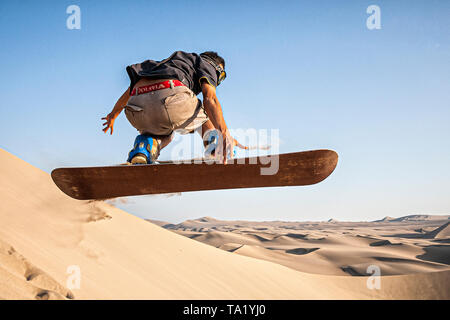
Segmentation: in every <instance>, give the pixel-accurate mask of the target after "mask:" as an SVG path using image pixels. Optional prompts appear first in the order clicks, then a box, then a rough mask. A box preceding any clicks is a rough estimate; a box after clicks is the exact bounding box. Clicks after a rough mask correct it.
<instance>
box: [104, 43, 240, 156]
mask: <svg viewBox="0 0 450 320" xmlns="http://www.w3.org/2000/svg"><path fill="white" fill-rule="evenodd" d="M126 70H127V73H128V76H129V77H130V82H131V83H130V86H129V88H127V90H126V91H125V92H124V93H123V94H122V96H121V97H120V98H119V99H118V101H117V103H116V104H115V106H114V108H113V110H112V111H111V112H110V113H109V114H108V115H107V116H106V117H104V118H102V120H106V122H105V123H104V124H103V126H104V128H103V131H104V132H105V133H106V132H107V131H108V130H110V133H111V134H112V133H113V130H114V121H115V119H116V118H117V117H118V116H119V114H120V113H121V112H122V110H123V109H125V115H126V117H127V119H128V121H129V122H130V123H131V125H133V127H135V128H136V129H137V130H138V131H139V133H140V134H139V135H138V136H137V137H136V139H135V141H134V145H133V149H132V150H131V151H130V152H129V154H128V159H127V162H129V163H132V164H151V163H154V162H155V160H156V159H157V158H158V156H159V153H160V151H161V149H162V148H164V147H165V146H167V145H168V144H169V143H170V142H171V141H172V139H173V136H174V132H175V131H177V132H179V133H181V134H187V133H193V132H194V131H197V132H198V133H200V135H201V137H202V138H203V141H204V146H205V149H206V150H208V152H209V153H210V154H211V153H212V154H214V153H216V154H215V156H216V157H220V159H221V161H223V163H226V161H227V157H228V158H230V157H232V156H233V152H232V151H233V148H234V146H236V145H238V146H240V147H243V146H242V145H240V144H239V143H238V142H237V141H236V140H235V139H233V138H232V137H231V136H230V133H229V130H228V127H227V125H226V123H225V120H224V117H223V113H222V108H221V105H220V103H219V100H218V99H217V96H216V87H217V86H218V85H220V83H221V82H222V81H223V80H224V79H225V77H226V72H225V60H224V59H223V58H222V57H220V56H219V55H218V54H217V53H216V52H212V51H207V52H203V53H201V54H196V53H186V52H183V51H176V52H174V53H173V54H172V55H171V56H170V57H169V58H167V59H164V60H162V61H154V60H146V61H144V62H142V63H137V64H133V65H130V66H128V67H127V68H126ZM200 92H201V93H202V95H203V103H202V101H201V100H200V99H198V98H197V95H198V94H199V93H200ZM215 146H221V147H220V150H215ZM211 147H212V148H211ZM217 149H219V148H217ZM223 155H225V156H223Z"/></svg>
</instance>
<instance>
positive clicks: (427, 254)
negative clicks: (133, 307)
mask: <svg viewBox="0 0 450 320" xmlns="http://www.w3.org/2000/svg"><path fill="white" fill-rule="evenodd" d="M0 160H1V164H2V166H1V168H0V177H1V178H0V225H1V228H0V299H449V298H450V290H449V288H450V270H449V260H448V256H449V255H448V252H449V251H448V249H449V242H450V239H449V226H448V223H447V222H448V221H445V219H447V220H448V217H442V216H440V217H437V218H436V217H429V216H425V217H426V218H420V219H419V220H420V221H415V220H414V219H412V220H411V219H410V220H407V222H395V221H394V222H392V221H383V222H373V223H361V224H360V225H357V224H348V223H339V222H336V221H330V222H323V223H298V222H261V223H256V222H224V221H218V220H215V219H212V218H202V219H197V220H191V221H187V222H185V223H182V224H179V225H171V224H167V223H163V222H160V223H159V225H156V224H154V223H149V222H148V221H145V220H143V219H140V218H137V217H135V216H133V215H131V214H129V213H127V212H124V211H122V210H119V209H117V208H115V207H114V206H112V205H110V204H108V203H105V202H101V201H94V202H92V201H91V202H89V201H77V200H73V199H71V198H69V197H67V196H66V195H64V194H63V193H62V192H61V191H59V189H58V188H57V187H56V186H55V185H54V184H53V182H52V180H51V178H50V175H49V174H48V173H46V172H43V171H42V170H40V169H38V168H35V167H33V166H32V165H30V164H28V163H26V162H24V161H22V160H20V159H19V158H17V157H15V156H14V155H12V154H10V153H8V152H6V151H4V150H1V149H0ZM200 214H201V213H199V215H200ZM387 220H392V219H387ZM446 223H447V224H446ZM168 229H170V230H168ZM368 264H374V265H379V266H380V268H381V273H382V276H381V281H380V284H381V287H380V289H369V288H368V286H367V283H368V280H370V278H369V277H368V276H367V275H366V273H365V271H366V270H365V269H366V266H367V265H368ZM73 270H78V271H79V277H78V278H77V279H79V280H80V281H79V282H77V281H75V282H73V279H74V278H73V276H74V273H73ZM75 273H76V272H75ZM74 283H76V284H79V286H78V285H75V286H74Z"/></svg>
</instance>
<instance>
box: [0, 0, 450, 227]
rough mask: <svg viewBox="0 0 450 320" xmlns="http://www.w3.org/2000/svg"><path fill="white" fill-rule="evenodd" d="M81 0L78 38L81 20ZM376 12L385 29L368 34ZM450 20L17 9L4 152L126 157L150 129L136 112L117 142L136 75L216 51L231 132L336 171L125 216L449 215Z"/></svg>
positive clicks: (358, 14)
mask: <svg viewBox="0 0 450 320" xmlns="http://www.w3.org/2000/svg"><path fill="white" fill-rule="evenodd" d="M72 4H75V5H78V6H79V7H80V9H81V29H79V30H76V29H75V30H69V29H68V28H67V27H66V20H67V18H68V17H69V14H67V13H66V8H67V7H68V6H69V5H72ZM369 5H378V6H379V8H380V10H381V29H375V30H369V29H368V28H367V26H366V20H367V18H368V17H369V14H367V13H366V9H367V7H368V6H369ZM449 18H450V1H446V0H442V1H437V0H434V1H431V0H427V1H425V0H423V1H419V0H418V1H407V0H405V1H402V0H396V1H379V0H371V1H365V0H358V1H350V0H349V1H331V0H330V1H313V0H311V1H261V0H259V1H192V0H191V1H175V0H174V1H125V0H123V1H100V0H98V1H88V0H85V1H62V0H60V1H12V0H11V1H6V0H2V1H1V2H0V42H1V44H2V50H0V68H1V73H0V93H1V100H0V103H1V108H0V147H1V148H4V149H6V150H7V151H9V152H11V153H13V154H15V155H17V156H19V157H20V158H22V159H24V160H26V161H27V162H29V163H31V164H33V165H35V166H37V167H39V168H41V169H43V170H45V171H47V172H50V171H51V170H52V169H53V168H56V167H61V166H90V165H109V164H117V163H122V162H124V161H125V160H126V156H127V153H128V151H129V149H130V148H131V146H132V142H133V140H134V138H135V136H136V133H137V132H136V131H135V129H134V128H133V127H132V126H131V125H130V124H129V123H128V121H127V120H126V118H125V116H124V115H123V114H122V115H121V116H120V117H119V118H118V120H117V121H116V125H115V132H114V134H113V135H112V136H110V135H109V134H108V135H105V134H104V133H103V132H102V131H101V128H102V126H101V124H102V121H101V120H100V118H101V117H103V116H105V115H106V114H107V113H109V112H110V110H111V109H112V107H113V105H114V103H115V101H116V100H117V98H118V97H119V96H120V95H121V94H122V92H123V91H124V90H125V89H126V87H127V86H128V84H129V80H128V77H127V74H126V72H125V67H126V66H127V65H129V64H132V63H137V62H141V61H143V60H145V59H155V60H160V59H163V58H166V57H167V56H169V55H170V54H171V53H172V52H173V51H175V50H184V51H188V52H197V53H200V52H203V51H206V50H214V51H218V52H219V54H221V55H222V56H223V57H224V58H225V59H226V69H227V74H228V77H227V79H226V80H225V81H224V82H223V84H222V85H220V87H219V88H218V90H217V93H218V97H219V100H220V101H221V103H222V107H223V109H224V114H225V118H226V121H227V123H228V126H229V127H231V128H243V129H246V128H256V129H279V133H280V145H279V150H280V152H282V153H284V152H294V151H301V150H312V149H321V148H329V149H333V150H336V151H337V152H338V153H339V156H340V160H339V164H338V167H337V169H336V170H335V172H334V173H333V174H332V175H331V176H330V177H329V178H328V179H327V180H325V181H324V182H322V183H320V184H318V185H315V186H309V187H291V188H267V189H246V190H228V191H210V192H209V191H208V192H193V193H183V194H182V195H180V196H177V195H175V196H170V197H169V196H165V195H161V196H145V197H131V198H128V199H127V203H126V204H123V203H118V205H119V206H120V207H121V208H124V209H125V210H127V211H129V212H131V213H134V214H136V215H138V216H140V217H146V218H152V219H159V220H165V221H170V222H178V221H182V220H185V219H191V218H197V217H200V216H205V215H208V216H213V217H216V218H219V219H247V220H325V219H328V218H335V219H338V220H373V219H378V218H382V217H383V216H386V215H390V216H400V215H406V214H415V213H434V214H444V213H448V212H449V211H450V143H449V141H450V126H449V122H450V19H449ZM196 138H197V139H199V138H198V137H196ZM184 139H188V137H184ZM171 148H173V147H169V148H168V149H166V150H163V152H162V154H161V159H169V158H170V157H171V153H170V152H171ZM241 155H242V154H241ZM180 179H182V177H180ZM149 183H156V184H157V183H158V181H150V182H149ZM36 192H39V191H38V190H36Z"/></svg>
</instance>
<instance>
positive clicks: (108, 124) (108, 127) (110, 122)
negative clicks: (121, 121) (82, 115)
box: [102, 112, 118, 134]
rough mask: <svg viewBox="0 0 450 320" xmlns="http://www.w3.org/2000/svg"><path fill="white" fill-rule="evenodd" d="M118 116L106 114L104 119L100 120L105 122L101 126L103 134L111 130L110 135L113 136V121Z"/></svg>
mask: <svg viewBox="0 0 450 320" xmlns="http://www.w3.org/2000/svg"><path fill="white" fill-rule="evenodd" d="M117 116H118V115H116V114H113V113H112V112H111V113H110V114H108V115H107V116H106V117H104V118H102V120H105V121H106V122H105V123H104V124H103V126H104V128H103V132H104V133H107V132H108V130H111V134H113V131H114V121H115V120H116V118H117Z"/></svg>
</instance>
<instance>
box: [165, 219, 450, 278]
mask: <svg viewBox="0 0 450 320" xmlns="http://www.w3.org/2000/svg"><path fill="white" fill-rule="evenodd" d="M448 217H449V216H447V215H444V216H437V215H433V216H428V215H414V216H406V217H400V218H392V217H386V218H384V219H382V220H378V221H374V222H339V221H337V220H335V219H330V220H328V221H326V222H311V221H308V222H295V221H294V222H293V221H291V222H283V221H266V222H254V221H221V220H216V219H212V218H209V217H204V218H199V219H194V220H189V221H186V222H182V223H180V224H172V225H170V227H167V228H168V229H170V230H172V231H174V232H176V233H178V234H182V235H184V236H186V237H189V238H191V239H194V240H197V241H200V242H203V243H207V244H209V245H211V246H214V247H217V248H219V249H222V250H226V251H229V252H232V253H235V254H240V255H244V256H249V257H253V258H257V259H261V260H266V261H271V262H274V263H278V264H281V265H284V266H287V267H289V268H291V269H294V270H298V271H301V272H307V273H314V274H323V275H335V276H367V268H368V267H369V266H371V265H376V266H378V267H380V270H381V272H382V274H383V275H391V276H392V275H410V274H421V273H431V272H440V271H444V272H449V270H450V245H449V243H450V235H449V230H450V223H449V222H447V221H448ZM418 226H420V228H418ZM447 284H448V285H449V286H450V284H449V283H447Z"/></svg>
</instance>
